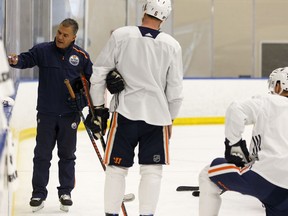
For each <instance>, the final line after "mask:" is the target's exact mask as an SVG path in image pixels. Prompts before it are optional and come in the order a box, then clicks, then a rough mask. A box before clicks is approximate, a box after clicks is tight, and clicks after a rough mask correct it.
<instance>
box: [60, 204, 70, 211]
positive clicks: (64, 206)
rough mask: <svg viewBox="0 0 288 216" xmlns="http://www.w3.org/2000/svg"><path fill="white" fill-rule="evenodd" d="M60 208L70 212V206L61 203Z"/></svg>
mask: <svg viewBox="0 0 288 216" xmlns="http://www.w3.org/2000/svg"><path fill="white" fill-rule="evenodd" d="M60 210H61V211H64V212H68V211H69V206H67V205H62V204H60Z"/></svg>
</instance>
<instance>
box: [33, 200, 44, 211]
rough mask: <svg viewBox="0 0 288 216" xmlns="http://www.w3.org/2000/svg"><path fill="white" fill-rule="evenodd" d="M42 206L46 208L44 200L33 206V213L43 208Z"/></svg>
mask: <svg viewBox="0 0 288 216" xmlns="http://www.w3.org/2000/svg"><path fill="white" fill-rule="evenodd" d="M42 208H44V202H42V203H41V205H40V206H31V209H32V212H33V213H34V212H37V211H39V210H41V209H42Z"/></svg>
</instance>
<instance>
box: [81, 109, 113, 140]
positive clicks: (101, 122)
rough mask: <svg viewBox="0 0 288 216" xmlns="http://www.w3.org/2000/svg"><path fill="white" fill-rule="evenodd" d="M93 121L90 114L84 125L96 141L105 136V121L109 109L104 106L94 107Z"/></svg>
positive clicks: (107, 117)
mask: <svg viewBox="0 0 288 216" xmlns="http://www.w3.org/2000/svg"><path fill="white" fill-rule="evenodd" d="M93 111H94V119H93V115H92V113H91V112H90V111H89V114H88V115H87V117H86V120H85V122H84V124H85V125H86V126H87V127H88V128H89V129H90V130H91V132H92V133H93V136H94V138H95V139H96V140H97V139H99V138H100V137H102V136H104V135H105V132H106V128H107V121H108V119H109V109H108V108H105V107H104V105H102V106H97V107H94V110H93Z"/></svg>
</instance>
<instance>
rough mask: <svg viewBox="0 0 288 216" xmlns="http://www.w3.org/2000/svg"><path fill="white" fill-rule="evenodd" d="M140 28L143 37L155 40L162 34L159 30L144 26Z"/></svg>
mask: <svg viewBox="0 0 288 216" xmlns="http://www.w3.org/2000/svg"><path fill="white" fill-rule="evenodd" d="M138 28H139V30H140V32H141V34H142V36H143V37H150V38H153V39H155V38H156V37H157V36H158V34H159V33H160V31H158V30H155V29H151V28H147V27H143V26H138Z"/></svg>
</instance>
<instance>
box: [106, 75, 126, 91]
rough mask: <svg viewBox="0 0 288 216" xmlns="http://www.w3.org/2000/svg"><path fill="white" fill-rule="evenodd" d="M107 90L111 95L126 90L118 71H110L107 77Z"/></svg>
mask: <svg viewBox="0 0 288 216" xmlns="http://www.w3.org/2000/svg"><path fill="white" fill-rule="evenodd" d="M106 85H107V89H108V91H109V92H110V93H111V94H117V93H119V92H121V91H122V90H123V89H124V86H125V84H124V79H123V77H122V76H121V74H120V73H119V72H118V71H117V70H113V71H110V72H109V73H108V75H107V77H106Z"/></svg>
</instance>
